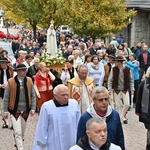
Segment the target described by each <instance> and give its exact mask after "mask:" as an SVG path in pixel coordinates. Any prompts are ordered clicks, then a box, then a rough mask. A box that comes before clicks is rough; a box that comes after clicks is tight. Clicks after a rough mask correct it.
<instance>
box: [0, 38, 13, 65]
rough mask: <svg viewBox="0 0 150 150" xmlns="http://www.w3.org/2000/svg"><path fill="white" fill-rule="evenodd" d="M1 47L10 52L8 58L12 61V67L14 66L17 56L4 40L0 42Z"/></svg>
mask: <svg viewBox="0 0 150 150" xmlns="http://www.w3.org/2000/svg"><path fill="white" fill-rule="evenodd" d="M0 47H2V48H3V50H6V51H7V52H8V56H9V58H10V59H11V60H12V65H13V63H14V62H15V56H14V53H13V50H12V48H11V46H10V44H9V43H8V42H6V41H4V40H0Z"/></svg>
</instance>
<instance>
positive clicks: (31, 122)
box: [0, 109, 146, 150]
mask: <svg viewBox="0 0 150 150" xmlns="http://www.w3.org/2000/svg"><path fill="white" fill-rule="evenodd" d="M127 118H128V122H129V123H128V124H127V125H125V124H123V129H124V135H125V143H126V150H145V145H146V129H145V128H144V125H143V124H142V123H140V122H139V121H138V117H137V116H136V115H135V114H134V109H132V110H131V111H129V112H128V114H127ZM37 120H38V115H37V114H35V115H34V117H29V119H28V124H27V129H26V134H25V141H24V150H31V147H32V144H33V138H34V133H35V127H36V123H37ZM2 124H3V122H2V120H1V119H0V150H15V148H14V140H13V131H12V130H10V129H1V126H2Z"/></svg>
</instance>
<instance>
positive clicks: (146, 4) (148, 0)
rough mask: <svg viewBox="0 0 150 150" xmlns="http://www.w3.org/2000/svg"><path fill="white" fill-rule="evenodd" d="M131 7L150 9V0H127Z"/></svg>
mask: <svg viewBox="0 0 150 150" xmlns="http://www.w3.org/2000/svg"><path fill="white" fill-rule="evenodd" d="M125 4H127V5H128V7H129V8H135V9H145V10H150V0H125Z"/></svg>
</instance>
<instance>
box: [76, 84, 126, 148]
mask: <svg viewBox="0 0 150 150" xmlns="http://www.w3.org/2000/svg"><path fill="white" fill-rule="evenodd" d="M92 97H93V102H94V103H93V104H91V105H90V106H89V107H88V109H87V110H86V111H85V112H84V113H83V114H82V115H81V118H80V120H79V124H78V130H77V141H78V140H79V139H80V138H81V137H83V136H84V135H85V134H86V122H87V121H88V120H89V119H90V118H93V117H98V118H102V119H103V120H105V121H106V123H107V129H108V136H107V139H108V140H109V141H110V142H111V143H113V144H116V145H118V146H120V147H121V148H122V150H125V147H124V135H123V130H122V125H121V121H120V116H119V114H118V112H117V111H116V110H114V109H112V108H111V106H110V105H109V93H108V90H107V89H106V88H105V87H103V86H97V87H95V88H94V89H93V93H92Z"/></svg>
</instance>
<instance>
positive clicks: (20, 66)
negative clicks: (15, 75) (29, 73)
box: [15, 64, 27, 71]
mask: <svg viewBox="0 0 150 150" xmlns="http://www.w3.org/2000/svg"><path fill="white" fill-rule="evenodd" d="M24 69H27V67H26V65H24V64H19V65H18V66H17V67H16V68H15V70H16V71H17V70H24Z"/></svg>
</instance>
